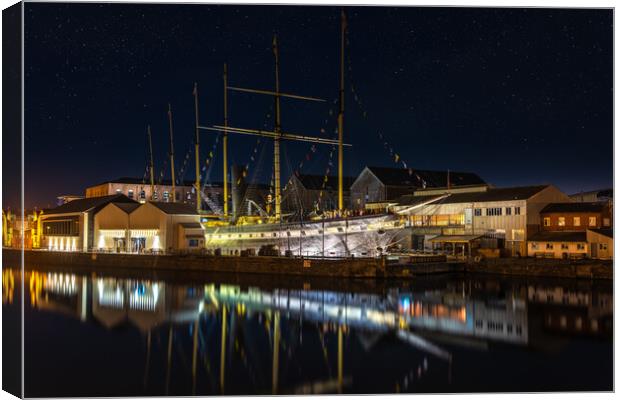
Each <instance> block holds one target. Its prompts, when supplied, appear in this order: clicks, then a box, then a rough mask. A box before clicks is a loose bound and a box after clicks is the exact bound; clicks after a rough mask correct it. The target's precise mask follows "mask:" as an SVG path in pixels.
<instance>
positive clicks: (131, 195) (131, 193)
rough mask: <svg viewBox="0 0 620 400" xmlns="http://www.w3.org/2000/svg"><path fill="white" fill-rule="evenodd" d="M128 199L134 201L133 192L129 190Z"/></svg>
mask: <svg viewBox="0 0 620 400" xmlns="http://www.w3.org/2000/svg"><path fill="white" fill-rule="evenodd" d="M127 197H129V198H130V199H133V190H131V189H130V190H128V191H127Z"/></svg>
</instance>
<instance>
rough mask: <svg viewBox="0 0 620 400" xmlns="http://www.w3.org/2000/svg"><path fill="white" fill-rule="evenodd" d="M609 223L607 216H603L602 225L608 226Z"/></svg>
mask: <svg viewBox="0 0 620 400" xmlns="http://www.w3.org/2000/svg"><path fill="white" fill-rule="evenodd" d="M609 225H611V224H610V221H609V218H603V226H609Z"/></svg>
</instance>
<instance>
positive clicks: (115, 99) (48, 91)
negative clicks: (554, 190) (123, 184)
mask: <svg viewBox="0 0 620 400" xmlns="http://www.w3.org/2000/svg"><path fill="white" fill-rule="evenodd" d="M346 12H347V15H348V26H349V46H348V48H347V52H348V58H349V60H350V61H348V62H347V67H346V70H347V75H348V77H347V92H346V93H347V97H346V127H345V137H346V141H347V142H350V143H352V144H353V145H354V147H353V148H351V149H348V150H346V152H345V172H347V174H350V175H356V174H357V173H359V171H360V170H361V169H362V168H363V166H364V165H368V164H373V165H385V166H399V165H402V164H401V163H399V164H396V163H395V162H394V159H393V157H392V156H390V151H389V149H386V148H385V146H384V141H383V140H381V139H380V138H379V136H378V134H379V132H381V133H382V134H383V136H384V137H385V138H387V140H388V141H389V143H390V146H391V147H392V148H393V151H394V152H395V153H398V154H399V156H400V157H401V158H402V159H403V160H404V161H405V162H406V163H407V165H408V166H410V167H413V168H419V169H439V170H447V169H450V170H453V171H456V170H461V171H472V172H476V173H478V174H479V175H480V176H481V177H482V178H483V179H485V180H486V181H488V182H490V183H492V184H495V185H498V186H507V185H523V184H537V183H553V184H555V185H557V186H558V187H559V188H560V189H562V190H565V191H566V192H569V193H570V192H575V191H579V190H588V189H596V188H600V187H608V186H611V185H612V176H613V146H612V142H613V136H612V135H613V120H612V94H613V91H612V89H613V82H612V65H613V59H612V11H611V10H562V9H530V10H524V9H462V8H461V9H459V8H415V7H407V8H383V7H352V8H347V9H346ZM339 17H340V9H339V8H336V7H322V6H321V7H319V6H316V7H305V6H303V7H302V6H286V7H285V6H236V5H231V6H213V5H144V4H134V5H132V4H106V5H94V4H68V5H67V4H57V3H49V4H44V3H41V4H37V3H26V12H25V23H26V28H25V57H26V59H25V65H26V67H25V81H26V88H25V95H26V99H25V104H26V110H25V111H26V114H25V134H26V138H25V143H26V153H25V154H26V160H25V164H26V188H25V190H26V197H25V200H26V206H27V207H31V206H34V205H38V206H46V205H48V204H53V202H54V201H55V197H56V196H58V195H61V194H83V191H84V188H85V187H86V186H88V185H91V184H95V183H99V182H100V181H105V180H108V179H112V178H115V177H120V176H135V177H142V176H143V174H144V171H145V166H146V159H147V147H146V126H147V124H151V126H152V130H153V136H154V153H155V164H156V166H155V170H156V175H157V176H159V174H160V171H161V170H162V169H163V168H164V164H163V162H164V159H165V158H166V155H167V151H168V126H167V114H166V111H167V104H168V102H170V103H172V107H173V113H174V114H173V115H174V128H175V147H176V149H175V150H176V156H177V166H176V169H177V171H180V170H181V169H182V167H181V166H182V163H183V159H184V157H185V155H186V154H187V152H188V150H189V149H190V148H191V143H192V142H191V140H192V138H193V135H194V130H193V121H194V115H193V97H192V86H193V83H194V82H195V81H196V82H198V85H199V93H200V114H201V115H200V120H201V123H202V124H205V125H213V124H220V123H221V122H222V64H223V63H224V62H227V63H228V65H229V83H230V84H231V85H237V86H244V87H255V88H266V89H269V88H272V87H273V84H274V83H273V80H274V77H273V56H272V53H271V40H272V35H273V34H274V33H277V34H278V36H279V42H280V59H281V86H282V90H283V91H286V92H292V93H297V94H302V95H308V96H316V97H321V98H324V99H327V100H329V102H328V103H310V102H300V101H297V100H283V111H282V124H283V129H284V130H286V131H291V132H296V133H304V134H308V135H320V136H323V137H333V132H334V129H335V126H336V125H335V117H336V112H335V111H336V107H335V105H334V103H333V100H334V99H336V98H337V95H338V68H339V29H340V25H339V24H340V21H339V20H340V18H339ZM351 86H353V87H354V90H355V93H353V91H352V90H351ZM356 96H357V101H356ZM229 102H230V103H229V104H230V125H232V126H240V127H258V126H266V127H267V128H271V127H272V126H273V122H272V121H273V117H272V114H273V113H272V112H271V110H270V108H271V106H272V103H273V100H272V99H271V98H270V97H267V96H257V95H250V94H244V93H230V95H229ZM359 103H361V104H362V107H360V106H359ZM330 108H332V112H333V114H332V115H330V113H329V111H330ZM364 111H365V112H366V118H364V115H363V112H364ZM268 114H269V115H270V117H267V115H268ZM326 119H327V123H325V120H326ZM265 124H266V125H265ZM321 129H323V131H321ZM216 137H217V134H213V133H206V132H204V133H201V145H202V156H201V158H202V160H204V159H205V157H206V155H207V154H208V152H209V151H210V150H211V149H212V146H213V144H214V142H215V139H216ZM255 143H256V140H255V139H254V138H250V137H238V136H233V137H231V139H230V147H231V161H234V162H237V163H240V164H246V163H247V162H248V160H249V159H250V154H251V153H252V151H253V149H254V147H255ZM309 148H310V146H309V145H308V144H305V143H286V145H285V147H284V151H283V153H284V155H283V159H282V161H283V165H284V167H283V180H285V179H286V178H287V177H288V176H289V174H290V173H291V171H292V170H294V169H296V168H297V167H298V165H299V162H300V161H301V160H302V159H304V158H305V157H306V154H307V153H308V152H309ZM218 149H219V148H218ZM329 150H330V147H329V146H327V147H325V146H320V147H318V148H317V151H316V153H312V157H311V160H310V162H306V163H305V164H304V167H303V168H302V172H314V173H321V174H322V173H323V172H324V171H325V168H326V167H327V163H328V158H329V157H328V154H329ZM189 154H190V159H189V163H188V166H187V168H186V170H187V172H186V173H185V174H184V178H185V179H193V178H194V173H193V171H194V166H193V154H192V153H189ZM271 154H272V145H271V143H270V142H268V141H267V140H263V141H262V143H261V144H260V145H259V146H258V148H257V152H256V158H255V159H256V161H254V162H251V163H250V170H249V175H250V177H253V178H254V179H256V180H260V181H268V177H269V175H270V173H271ZM220 157H221V156H220V155H219V154H217V153H216V154H215V158H214V160H213V161H214V163H215V166H214V167H213V168H212V171H211V172H210V179H211V180H214V181H215V180H217V181H219V180H221V158H220ZM334 157H335V154H334ZM334 160H335V159H334ZM259 161H260V162H259ZM258 166H260V167H261V168H260V169H258V170H257V168H258ZM164 171H165V178H169V174H170V173H169V167H168V166H167V164H166V166H165V169H164ZM332 171H334V172H335V168H332Z"/></svg>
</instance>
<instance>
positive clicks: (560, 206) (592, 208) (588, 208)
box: [540, 203, 605, 214]
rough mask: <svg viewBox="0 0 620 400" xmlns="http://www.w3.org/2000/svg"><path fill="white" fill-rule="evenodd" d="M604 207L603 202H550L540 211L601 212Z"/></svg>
mask: <svg viewBox="0 0 620 400" xmlns="http://www.w3.org/2000/svg"><path fill="white" fill-rule="evenodd" d="M604 207H605V204H603V203H550V204H547V205H546V206H545V208H543V209H542V210H541V211H540V213H541V214H542V213H582V212H601V211H603V209H604Z"/></svg>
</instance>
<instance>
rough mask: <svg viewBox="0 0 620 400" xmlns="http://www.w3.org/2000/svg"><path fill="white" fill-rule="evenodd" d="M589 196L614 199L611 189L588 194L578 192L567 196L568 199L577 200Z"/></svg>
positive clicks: (592, 191) (593, 191)
mask: <svg viewBox="0 0 620 400" xmlns="http://www.w3.org/2000/svg"><path fill="white" fill-rule="evenodd" d="M590 194H595V195H596V197H597V198H598V197H601V198H604V197H614V190H613V189H611V188H610V189H599V190H591V191H589V192H579V193H573V194H571V195H569V197H571V198H579V197H581V196H586V195H590Z"/></svg>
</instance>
